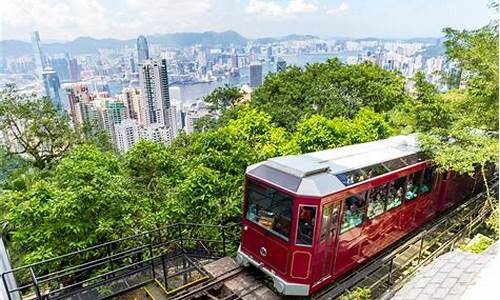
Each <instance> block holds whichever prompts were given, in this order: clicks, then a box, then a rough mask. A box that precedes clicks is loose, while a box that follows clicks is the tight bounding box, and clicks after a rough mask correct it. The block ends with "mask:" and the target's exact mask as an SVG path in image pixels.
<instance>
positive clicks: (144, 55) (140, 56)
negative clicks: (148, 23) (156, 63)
mask: <svg viewBox="0 0 500 300" xmlns="http://www.w3.org/2000/svg"><path fill="white" fill-rule="evenodd" d="M147 59H149V48H148V40H147V39H146V37H145V36H143V35H140V36H139V37H138V38H137V63H138V64H142V63H143V61H145V60H147Z"/></svg>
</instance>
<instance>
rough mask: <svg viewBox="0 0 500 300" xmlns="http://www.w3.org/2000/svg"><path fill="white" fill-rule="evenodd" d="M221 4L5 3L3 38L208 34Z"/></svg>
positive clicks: (165, 0) (205, 0) (175, 0)
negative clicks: (214, 7)
mask: <svg viewBox="0 0 500 300" xmlns="http://www.w3.org/2000/svg"><path fill="white" fill-rule="evenodd" d="M215 1H222V0H182V1H179V0H123V1H119V4H111V7H110V4H109V3H110V2H107V1H102V0H64V1H60V0H15V1H13V0H0V7H2V17H1V18H0V22H1V23H0V28H1V32H0V39H2V40H3V39H19V40H28V39H29V37H30V33H31V32H32V31H35V30H38V31H39V32H40V35H41V38H42V41H43V40H45V41H47V40H54V39H55V40H71V39H74V38H76V37H78V36H92V37H97V38H106V37H113V38H131V37H133V36H135V35H137V34H140V33H144V34H156V33H167V32H179V31H188V30H195V29H196V28H200V29H204V30H207V29H210V28H211V25H212V23H211V19H210V18H208V17H207V15H208V16H211V15H213V12H212V11H209V10H210V8H211V3H212V2H215ZM117 2H118V1H117Z"/></svg>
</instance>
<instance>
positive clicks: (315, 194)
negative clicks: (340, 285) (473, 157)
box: [237, 135, 481, 296]
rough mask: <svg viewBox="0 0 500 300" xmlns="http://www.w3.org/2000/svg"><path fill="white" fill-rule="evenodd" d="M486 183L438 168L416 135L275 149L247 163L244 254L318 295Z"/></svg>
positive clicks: (296, 288) (242, 258)
mask: <svg viewBox="0 0 500 300" xmlns="http://www.w3.org/2000/svg"><path fill="white" fill-rule="evenodd" d="M479 185H480V181H479V180H477V178H476V179H473V178H471V177H467V176H458V177H457V176H454V174H453V173H451V172H449V173H448V174H444V175H438V174H436V173H435V172H434V168H433V167H432V165H431V164H430V162H428V161H425V160H423V159H422V156H421V155H420V148H419V146H418V144H417V139H416V136H415V135H409V136H396V137H391V138H389V139H385V140H380V141H375V142H369V143H364V144H358V145H351V146H347V147H342V148H337V149H332V150H325V151H319V152H314V153H308V154H303V155H297V156H295V155H291V156H283V157H277V158H272V159H269V160H267V161H264V162H260V163H257V164H254V165H252V166H250V167H248V168H247V171H246V180H245V204H244V208H243V224H242V225H243V231H242V239H241V245H240V248H239V249H238V255H237V260H238V261H239V263H240V264H242V265H245V266H248V265H250V264H252V265H254V266H256V267H258V268H259V269H261V270H262V271H263V272H264V273H266V274H267V275H269V276H270V277H271V278H272V279H273V282H274V286H275V288H276V289H277V291H278V292H280V293H282V294H284V295H297V296H304V295H310V294H313V293H315V292H316V291H318V290H320V289H321V288H322V287H324V286H325V285H326V284H328V283H330V282H332V281H333V280H335V279H336V278H338V277H339V276H341V275H343V274H345V273H346V272H348V271H350V270H353V269H354V268H356V267H357V266H358V265H360V264H361V263H363V262H365V261H366V260H368V259H370V258H371V257H373V256H374V255H376V254H378V253H379V252H380V251H382V250H383V249H384V248H386V247H388V246H389V245H391V244H392V243H394V242H395V241H397V240H398V239H400V238H402V237H403V236H405V235H407V234H408V233H410V232H411V231H412V230H414V229H415V228H417V227H419V226H420V225H422V224H423V223H425V222H427V221H429V220H430V219H431V218H432V217H433V216H434V215H435V214H436V213H437V212H439V211H442V210H445V209H447V208H449V207H451V206H453V205H454V204H456V203H458V202H460V201H462V200H463V199H465V198H466V197H468V196H469V195H470V194H472V193H474V190H476V191H477V190H479V189H480V188H481V187H480V186H479ZM465 191H467V193H465Z"/></svg>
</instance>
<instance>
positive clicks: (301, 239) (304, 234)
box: [296, 205, 316, 246]
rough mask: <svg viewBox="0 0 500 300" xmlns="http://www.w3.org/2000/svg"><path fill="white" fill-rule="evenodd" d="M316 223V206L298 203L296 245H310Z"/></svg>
mask: <svg viewBox="0 0 500 300" xmlns="http://www.w3.org/2000/svg"><path fill="white" fill-rule="evenodd" d="M315 223H316V206H309V205H300V206H299V222H298V225H297V243H296V244H297V245H305V246H311V245H312V242H313V237H314V224H315Z"/></svg>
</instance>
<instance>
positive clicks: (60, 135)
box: [0, 89, 78, 169]
mask: <svg viewBox="0 0 500 300" xmlns="http://www.w3.org/2000/svg"><path fill="white" fill-rule="evenodd" d="M0 131H1V132H3V133H4V134H6V135H7V136H8V137H11V138H9V140H10V139H12V140H13V141H14V143H13V145H9V147H8V150H9V151H11V152H12V153H14V154H22V155H24V157H27V159H29V160H30V161H32V162H33V164H34V165H35V166H36V167H37V168H40V169H43V168H46V167H48V166H50V165H51V164H52V163H53V162H54V161H55V160H57V159H59V158H60V157H62V156H63V155H64V154H66V153H67V152H68V150H69V149H70V148H71V146H72V145H74V142H75V141H76V140H78V136H77V135H76V134H75V132H74V130H72V129H71V127H70V125H69V120H68V118H67V116H66V115H65V114H64V113H62V112H61V111H59V110H58V109H57V108H56V107H54V105H53V104H52V102H51V100H50V99H49V98H46V97H37V96H35V95H24V94H20V93H17V92H16V91H15V89H8V90H6V91H5V92H2V93H0Z"/></svg>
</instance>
